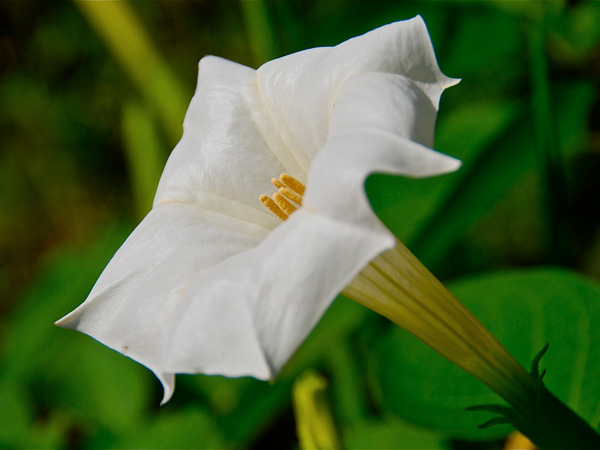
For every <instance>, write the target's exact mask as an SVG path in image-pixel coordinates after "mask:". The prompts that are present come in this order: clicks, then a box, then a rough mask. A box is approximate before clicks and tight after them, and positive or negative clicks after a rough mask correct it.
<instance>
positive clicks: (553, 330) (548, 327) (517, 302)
mask: <svg viewBox="0 0 600 450" xmlns="http://www.w3.org/2000/svg"><path fill="white" fill-rule="evenodd" d="M449 287H450V289H451V290H452V292H453V293H454V294H455V295H456V296H457V297H458V298H459V299H460V300H461V301H462V302H463V303H464V304H465V305H466V306H467V307H468V308H469V309H470V310H471V311H472V312H473V313H474V314H475V315H476V316H477V317H478V318H479V319H480V320H481V321H482V322H483V324H484V325H486V326H487V327H488V329H490V331H492V333H494V335H495V336H496V337H497V338H498V340H499V341H500V342H502V343H503V344H504V345H505V347H506V348H507V349H508V350H509V351H510V352H511V353H512V354H513V355H514V356H515V357H516V358H517V359H518V360H519V361H520V362H521V363H522V364H523V365H524V366H525V367H527V368H529V365H530V364H531V361H532V359H533V357H534V356H535V354H536V353H537V352H539V350H540V349H541V348H542V347H543V346H544V344H545V343H546V342H549V343H550V350H549V352H548V354H547V355H546V356H545V357H544V359H543V360H542V363H541V367H542V368H545V369H547V370H548V374H547V375H546V378H545V382H546V385H547V387H548V388H549V389H550V390H551V391H552V392H553V393H554V394H555V395H556V396H557V397H559V398H560V399H561V400H562V401H563V402H565V403H566V404H567V405H568V406H569V407H571V408H572V409H574V410H575V411H576V412H577V413H579V414H580V415H581V416H582V417H583V418H584V419H586V420H588V421H590V423H591V424H592V426H594V427H597V426H598V424H599V422H600V406H599V405H600V396H599V394H598V392H600V378H599V377H598V376H597V374H598V373H599V372H600V353H598V352H597V351H596V349H597V348H598V346H599V345H600V335H599V334H598V333H596V330H597V329H598V328H599V327H600V308H599V307H598V306H599V305H600V285H598V284H597V283H595V282H593V281H591V280H589V279H587V278H584V277H583V276H581V275H578V274H576V273H574V272H571V271H567V270H564V269H559V268H543V269H534V270H513V271H507V272H498V273H492V274H489V275H478V276H472V277H466V278H464V279H460V280H458V281H456V282H454V283H452V284H451V285H450V286H449ZM371 375H372V376H371V382H372V383H373V386H374V388H375V390H376V392H377V393H378V399H379V404H380V405H381V407H382V408H384V409H386V410H390V411H393V412H394V413H396V414H397V415H399V416H401V417H402V418H404V419H406V420H409V421H412V422H414V423H417V424H420V425H422V426H427V427H430V428H434V429H437V430H440V431H443V432H444V433H446V434H447V435H448V436H453V437H462V438H477V439H482V438H486V437H492V436H498V435H501V434H503V433H506V432H507V431H508V430H509V429H508V427H505V426H502V427H492V428H490V429H488V430H477V429H476V428H475V427H476V426H477V425H478V424H481V423H483V422H484V421H486V420H487V419H489V418H491V417H490V414H489V413H488V414H485V413H481V412H467V411H465V410H464V408H466V407H468V406H474V405H481V404H490V403H498V402H501V399H500V398H499V397H498V396H497V395H495V394H494V393H492V392H491V391H490V390H489V389H488V388H487V387H486V386H484V385H483V384H482V383H481V382H479V381H478V380H476V379H474V378H473V377H471V376H470V375H468V374H467V373H466V372H463V371H461V370H460V369H458V368H457V367H455V366H453V365H452V364H450V363H449V362H447V361H446V360H444V359H443V358H442V357H440V356H438V355H437V354H435V353H434V352H433V351H431V350H430V349H429V348H427V347H426V346H425V345H424V344H422V343H421V342H420V341H418V340H417V339H415V338H413V337H412V336H409V335H408V333H405V332H404V331H403V330H400V329H394V330H393V331H391V332H390V333H389V334H388V335H386V336H385V338H383V339H382V340H381V341H380V342H379V344H378V347H377V351H376V357H375V359H374V363H373V365H372V367H371Z"/></svg>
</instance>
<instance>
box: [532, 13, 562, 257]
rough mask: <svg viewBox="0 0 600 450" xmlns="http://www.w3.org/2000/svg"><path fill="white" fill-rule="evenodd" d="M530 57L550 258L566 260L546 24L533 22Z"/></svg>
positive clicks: (560, 177)
mask: <svg viewBox="0 0 600 450" xmlns="http://www.w3.org/2000/svg"><path fill="white" fill-rule="evenodd" d="M528 31H529V33H528V41H529V42H528V43H529V57H530V65H531V69H530V74H531V87H532V97H531V106H532V113H533V122H534V130H535V136H536V147H537V151H538V158H539V165H540V171H541V173H542V179H543V187H544V196H545V198H544V203H545V205H544V206H545V210H546V214H547V222H548V236H547V238H546V239H547V253H548V255H547V258H548V259H549V262H553V263H565V262H567V261H565V259H566V258H567V256H568V255H567V249H566V247H567V245H568V242H567V233H566V231H567V227H568V223H567V217H568V214H567V213H566V211H567V205H566V204H567V199H566V192H567V188H566V180H565V173H564V171H563V167H564V162H563V160H562V159H563V158H562V155H561V149H560V148H559V140H558V135H557V123H556V119H555V117H554V110H553V108H552V102H551V98H550V83H549V80H548V68H547V63H546V52H545V48H544V41H545V39H544V36H545V23H544V19H543V18H542V19H541V20H539V21H531V22H529V30H528Z"/></svg>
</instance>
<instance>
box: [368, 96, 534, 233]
mask: <svg viewBox="0 0 600 450" xmlns="http://www.w3.org/2000/svg"><path fill="white" fill-rule="evenodd" d="M460 86H461V85H458V86H457V87H455V88H453V89H458V88H460ZM519 114H520V113H519V109H518V107H517V105H516V104H513V103H507V102H504V103H487V104H485V103H474V104H473V103H472V104H466V105H463V106H461V107H459V108H457V109H455V110H454V111H452V113H451V114H449V115H443V114H442V115H440V123H439V125H438V128H437V133H436V142H435V148H436V149H437V150H439V151H441V152H443V153H448V154H450V155H452V156H454V157H456V158H458V159H461V160H462V161H463V166H462V167H461V168H460V169H459V170H458V172H456V173H454V174H451V175H444V176H441V177H434V178H427V179H411V178H404V177H396V176H389V175H373V176H371V177H369V179H368V180H367V184H366V188H367V193H368V195H369V199H370V200H371V203H372V205H373V208H374V209H375V212H376V213H377V215H378V217H379V218H380V219H381V220H382V221H383V222H384V223H385V224H386V226H387V227H388V228H390V230H392V231H393V232H394V234H396V235H397V236H398V237H399V238H400V239H402V240H403V241H404V242H406V243H407V244H409V245H410V243H411V242H413V241H414V240H415V239H416V238H418V236H420V234H421V231H422V229H423V228H424V227H425V226H426V225H428V224H429V223H430V222H431V223H437V218H439V216H440V215H441V214H444V212H445V210H446V209H447V208H448V207H449V206H450V205H454V203H453V202H454V198H451V197H453V196H454V195H455V192H456V191H457V190H458V189H459V187H460V186H461V184H462V183H465V180H468V179H470V178H472V173H473V171H475V170H477V168H478V165H479V161H480V160H482V159H486V158H487V154H486V151H488V147H489V146H490V145H491V144H492V143H493V142H494V140H496V139H497V138H498V136H499V135H500V134H502V133H503V132H506V131H507V128H508V127H509V126H510V125H511V124H512V123H514V122H515V121H516V120H518V118H519ZM509 162H510V160H509ZM515 163H517V164H519V166H521V165H522V163H521V162H519V161H515ZM523 163H525V161H524V162H523ZM485 206H486V207H489V206H490V205H489V202H485ZM471 217H472V216H469V218H471ZM453 242H454V241H453Z"/></svg>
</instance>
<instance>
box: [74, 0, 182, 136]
mask: <svg viewBox="0 0 600 450" xmlns="http://www.w3.org/2000/svg"><path fill="white" fill-rule="evenodd" d="M73 1H74V2H75V4H76V5H77V6H78V7H79V9H80V10H81V12H82V13H83V15H84V16H85V17H86V19H87V20H88V21H89V22H90V24H91V25H92V26H93V28H94V29H95V30H96V32H97V33H98V34H99V35H100V37H101V38H102V39H103V40H104V43H105V44H106V46H107V47H108V49H109V50H110V52H111V53H112V55H113V56H114V57H115V59H116V60H117V61H118V62H119V64H120V65H121V66H122V68H123V70H124V71H125V73H127V75H128V76H129V77H130V78H131V80H132V81H133V83H134V84H135V85H136V86H137V87H138V89H139V90H140V92H141V93H142V95H143V97H144V99H145V100H146V101H147V102H148V104H149V105H151V106H152V108H154V110H155V111H156V113H157V116H158V117H159V118H160V121H161V123H162V125H163V127H164V129H165V131H166V133H167V136H168V138H169V141H170V143H171V144H173V145H174V144H175V143H177V141H178V140H179V139H180V137H181V134H182V126H181V124H182V122H183V116H184V114H185V110H186V107H187V100H186V96H185V95H184V92H183V89H182V88H181V86H182V85H181V83H180V82H179V80H178V79H177V77H176V76H175V74H174V73H173V72H172V71H171V70H170V68H169V66H168V64H167V63H166V62H165V61H164V59H163V58H162V57H161V55H160V53H159V52H158V50H157V49H156V48H155V46H154V45H153V43H152V41H151V39H150V37H149V36H148V34H147V33H146V31H145V30H144V27H143V26H142V24H141V22H140V21H139V20H138V19H137V17H136V16H135V14H134V12H133V11H132V9H131V8H130V6H129V4H127V3H126V2H86V1H82V0H73Z"/></svg>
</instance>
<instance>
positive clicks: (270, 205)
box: [260, 195, 288, 220]
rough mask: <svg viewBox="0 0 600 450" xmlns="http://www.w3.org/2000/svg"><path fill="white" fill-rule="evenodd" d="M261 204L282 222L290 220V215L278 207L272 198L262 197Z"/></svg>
mask: <svg viewBox="0 0 600 450" xmlns="http://www.w3.org/2000/svg"><path fill="white" fill-rule="evenodd" d="M260 202H261V203H262V204H263V205H265V206H266V207H267V208H268V209H269V210H270V211H271V212H272V213H273V214H275V215H276V216H277V217H279V218H280V219H281V220H285V219H287V218H288V215H287V214H286V213H285V212H284V211H283V210H282V209H281V208H280V207H279V206H277V203H275V201H274V200H273V199H272V198H271V197H268V196H266V195H261V196H260Z"/></svg>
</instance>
